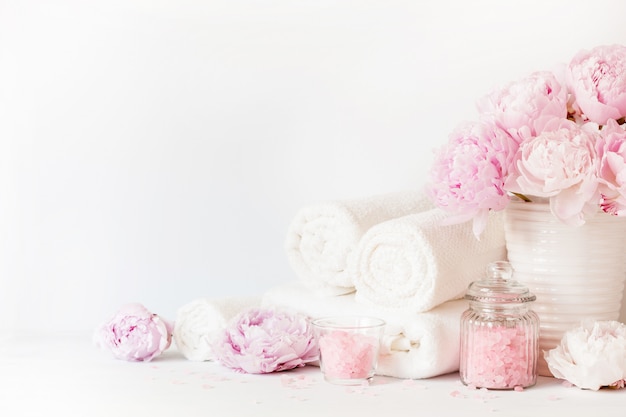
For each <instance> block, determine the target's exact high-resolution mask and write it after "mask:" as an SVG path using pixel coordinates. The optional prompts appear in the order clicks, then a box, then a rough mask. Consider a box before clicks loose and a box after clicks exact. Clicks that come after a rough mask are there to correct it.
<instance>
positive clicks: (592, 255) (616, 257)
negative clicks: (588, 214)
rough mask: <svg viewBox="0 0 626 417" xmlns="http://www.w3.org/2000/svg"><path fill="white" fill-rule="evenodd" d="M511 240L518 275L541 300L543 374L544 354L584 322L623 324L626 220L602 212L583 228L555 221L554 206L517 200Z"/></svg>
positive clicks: (510, 217)
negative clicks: (552, 207)
mask: <svg viewBox="0 0 626 417" xmlns="http://www.w3.org/2000/svg"><path fill="white" fill-rule="evenodd" d="M505 237H506V247H507V253H508V260H509V262H510V263H511V266H512V267H513V270H514V274H513V277H514V279H516V280H517V281H519V282H520V283H523V284H524V285H526V286H527V287H528V288H529V290H530V291H531V292H532V293H533V294H535V295H536V296H537V300H536V301H535V302H534V303H533V306H532V308H533V310H534V311H535V312H536V313H537V315H538V316H539V320H540V325H539V358H538V361H537V367H538V374H539V375H542V376H552V374H551V373H550V370H549V369H548V366H547V364H546V362H545V359H544V356H543V352H544V351H548V350H550V349H553V348H554V347H556V346H557V345H558V344H559V343H560V341H561V338H562V337H563V334H564V333H565V332H566V331H568V330H570V329H572V328H574V327H576V326H578V325H580V322H581V320H583V319H594V320H617V319H618V318H619V315H620V309H621V303H622V296H623V293H624V279H625V278H626V250H625V248H624V245H625V243H626V220H625V219H624V218H623V217H616V216H611V215H608V214H606V213H598V214H597V215H596V216H594V217H592V218H590V219H587V221H586V223H585V224H584V225H582V226H578V227H576V226H569V225H566V224H565V223H563V222H561V221H560V220H558V219H557V218H555V217H554V216H553V215H552V213H551V212H550V207H549V204H548V203H524V202H517V201H515V202H511V204H509V206H508V207H507V209H506V216H505Z"/></svg>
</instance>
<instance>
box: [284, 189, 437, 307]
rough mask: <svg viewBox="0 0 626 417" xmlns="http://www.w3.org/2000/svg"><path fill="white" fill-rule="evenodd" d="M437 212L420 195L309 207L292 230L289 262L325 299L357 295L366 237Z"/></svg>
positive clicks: (385, 196) (288, 241) (287, 243)
mask: <svg viewBox="0 0 626 417" xmlns="http://www.w3.org/2000/svg"><path fill="white" fill-rule="evenodd" d="M432 207H433V203H432V202H431V201H430V200H429V199H428V198H427V197H426V196H425V195H424V194H423V193H421V192H418V191H406V192H396V193H388V194H383V195H376V196H372V197H368V198H362V199H352V200H342V201H329V202H323V203H318V204H313V205H309V206H305V207H303V208H301V209H300V210H299V211H298V213H297V214H296V216H295V217H294V219H293V220H292V222H291V224H290V226H289V228H288V231H287V238H286V241H285V249H286V251H287V258H288V260H289V263H290V265H291V267H292V269H293V270H294V271H295V272H296V275H297V276H298V278H299V279H300V280H302V282H304V283H305V284H306V285H307V286H308V287H309V288H311V289H313V290H316V291H318V292H320V293H324V294H325V295H337V294H345V293H348V292H352V291H354V282H353V277H352V274H351V272H350V271H349V270H348V268H349V265H350V264H351V262H352V260H351V257H352V254H353V251H354V250H355V248H356V246H357V244H358V242H359V239H361V236H363V234H364V233H365V232H366V231H367V230H368V229H369V228H371V227H372V226H374V225H376V224H379V223H381V222H384V221H387V220H389V219H393V218H396V217H400V216H404V215H407V214H409V213H418V212H420V211H424V210H428V209H430V208H432Z"/></svg>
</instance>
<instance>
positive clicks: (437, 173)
mask: <svg viewBox="0 0 626 417" xmlns="http://www.w3.org/2000/svg"><path fill="white" fill-rule="evenodd" d="M516 151H517V143H516V142H515V140H513V138H511V136H510V135H508V134H507V133H506V132H505V131H504V130H502V129H500V128H499V127H497V126H496V125H494V124H492V123H487V122H473V123H467V124H463V125H460V126H458V127H457V128H456V130H454V131H453V132H452V134H451V135H450V140H449V142H448V143H447V144H446V145H445V146H443V147H442V148H440V149H439V150H437V152H436V155H435V161H434V164H433V168H432V170H431V172H430V178H429V183H428V186H427V188H426V192H427V194H428V195H429V196H430V197H431V198H432V199H433V200H434V202H435V204H436V205H437V206H438V207H441V208H442V209H444V210H446V211H448V212H450V213H451V214H452V215H453V217H451V218H450V220H449V223H455V222H456V223H461V222H464V221H468V220H470V219H474V234H475V235H476V236H480V234H481V233H482V232H483V230H484V229H485V227H486V225H487V219H488V215H489V211H490V210H496V211H497V210H502V209H504V208H505V207H506V206H507V204H508V202H509V196H508V195H507V193H506V191H505V189H504V180H505V178H506V176H507V175H508V172H509V169H510V167H511V165H512V164H513V157H514V156H515V153H516Z"/></svg>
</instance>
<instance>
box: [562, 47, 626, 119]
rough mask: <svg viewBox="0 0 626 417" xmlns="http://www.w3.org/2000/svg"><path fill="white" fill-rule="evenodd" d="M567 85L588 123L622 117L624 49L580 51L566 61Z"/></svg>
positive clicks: (625, 102) (625, 77)
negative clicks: (568, 62) (568, 61)
mask: <svg viewBox="0 0 626 417" xmlns="http://www.w3.org/2000/svg"><path fill="white" fill-rule="evenodd" d="M566 78H567V84H568V87H569V89H570V90H571V92H572V93H573V95H574V99H575V106H576V107H577V108H579V111H580V112H582V114H583V115H584V116H586V117H587V118H588V120H590V121H592V122H596V123H599V124H605V123H607V121H608V120H609V119H620V118H622V117H624V116H626V46H623V45H602V46H597V47H595V48H593V49H591V50H582V51H580V52H579V53H578V54H576V55H575V56H574V58H573V59H572V60H571V61H570V64H569V66H568V67H567V71H566Z"/></svg>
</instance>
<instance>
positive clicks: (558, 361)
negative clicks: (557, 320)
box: [545, 320, 626, 390]
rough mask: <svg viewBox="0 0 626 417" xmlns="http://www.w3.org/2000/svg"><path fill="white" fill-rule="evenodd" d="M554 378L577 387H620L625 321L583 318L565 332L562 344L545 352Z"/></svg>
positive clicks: (624, 374)
mask: <svg viewBox="0 0 626 417" xmlns="http://www.w3.org/2000/svg"><path fill="white" fill-rule="evenodd" d="M545 358H546V362H547V364H548V367H549V368H550V371H551V372H552V374H553V375H554V376H555V377H556V378H560V379H564V380H566V381H568V382H570V383H572V384H574V385H576V386H577V387H579V388H584V389H591V390H598V389H600V388H601V387H608V386H611V387H613V388H623V387H624V380H625V379H626V324H623V323H620V322H618V321H591V320H589V321H585V322H584V323H581V325H580V326H579V327H576V328H574V329H572V330H569V331H567V332H566V333H565V334H564V335H563V338H562V339H561V343H560V344H559V345H558V346H557V347H556V348H554V349H551V350H549V351H548V352H546V353H545Z"/></svg>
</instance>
